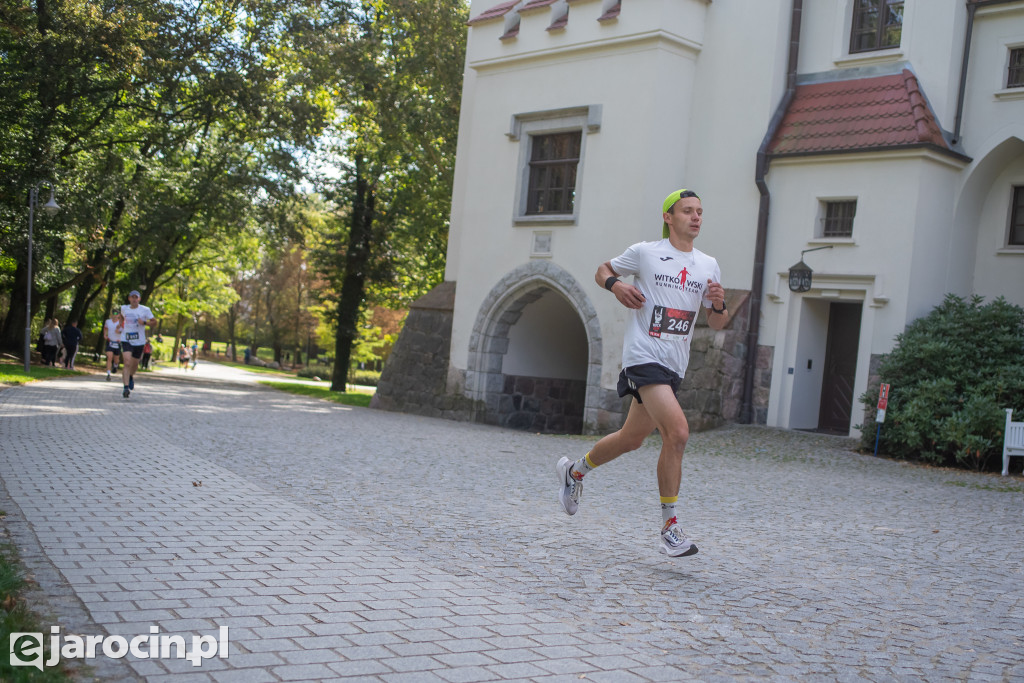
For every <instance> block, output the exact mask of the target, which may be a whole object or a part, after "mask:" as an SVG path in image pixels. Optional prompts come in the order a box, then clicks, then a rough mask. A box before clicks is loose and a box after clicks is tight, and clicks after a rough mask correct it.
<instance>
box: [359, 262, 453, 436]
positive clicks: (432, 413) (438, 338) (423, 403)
mask: <svg viewBox="0 0 1024 683" xmlns="http://www.w3.org/2000/svg"><path fill="white" fill-rule="evenodd" d="M454 308H455V283H454V282H443V283H441V284H440V285H438V286H437V287H435V288H434V289H432V290H431V291H430V292H429V293H428V294H426V295H424V296H423V297H421V298H420V299H418V300H416V302H415V303H413V304H412V306H411V307H410V309H409V316H408V317H407V318H406V320H405V324H404V325H403V327H402V332H401V334H399V336H398V341H396V342H395V346H394V348H393V349H392V350H391V356H390V357H389V358H388V362H387V363H386V364H385V366H384V371H383V372H382V373H381V376H380V381H379V382H378V384H377V392H376V393H375V394H374V397H373V399H372V400H371V401H370V407H371V408H379V409H381V410H392V411H396V412H402V413H413V414H415V415H427V416H429V417H443V418H447V419H451V420H461V421H465V420H469V419H470V417H471V415H472V401H470V400H469V399H467V398H465V397H463V396H452V395H449V394H447V393H446V386H445V385H446V383H447V379H448V357H449V355H450V352H451V343H452V318H453V314H452V312H453V310H454Z"/></svg>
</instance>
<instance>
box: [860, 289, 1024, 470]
mask: <svg viewBox="0 0 1024 683" xmlns="http://www.w3.org/2000/svg"><path fill="white" fill-rule="evenodd" d="M982 301H983V300H982V298H981V297H978V296H975V297H973V298H972V299H971V300H970V301H965V300H963V299H961V298H960V297H957V296H953V295H951V294H950V295H947V296H946V299H945V301H943V302H942V303H941V304H940V305H939V306H936V307H935V309H934V310H932V312H931V313H929V314H928V315H927V316H925V317H924V318H919V319H917V320H915V321H914V322H912V323H911V324H910V325H909V326H908V327H907V329H906V331H904V332H903V333H902V334H900V335H899V336H898V337H897V338H896V347H895V348H894V349H893V350H892V352H891V353H890V354H888V355H887V356H886V357H885V358H884V359H883V361H882V363H881V366H880V367H879V375H880V376H881V378H882V382H884V383H887V384H890V385H891V386H892V388H891V390H890V392H889V404H888V407H887V409H886V413H885V424H884V425H883V426H882V430H881V438H880V442H879V449H880V450H881V451H882V452H885V453H888V454H889V455H892V456H895V457H898V458H903V459H907V460H922V461H925V462H928V463H931V464H935V465H948V466H957V467H963V468H968V469H973V470H979V471H980V470H986V469H996V467H997V466H1001V465H1002V457H1001V456H1002V448H1003V427H1004V425H1005V422H1006V413H1005V412H1004V410H1005V409H1006V408H1013V409H1014V412H1015V413H1016V412H1017V411H1021V412H1024V308H1021V307H1019V306H1015V305H1013V304H1010V303H1008V302H1007V301H1006V300H1005V299H1003V298H1002V297H999V298H998V299H996V300H995V301H992V302H990V303H988V304H984V305H983V304H982ZM876 398H877V392H875V393H872V392H868V393H866V394H864V395H863V396H861V399H860V400H861V402H863V403H864V406H865V408H866V409H867V410H868V411H870V413H869V414H870V415H871V416H872V418H871V419H870V420H869V421H868V422H867V423H866V424H865V425H864V428H863V430H862V432H861V433H862V446H863V447H864V448H865V449H866V450H870V449H872V448H873V447H874V440H875V431H876V430H875V422H874V419H873V415H874V413H873V410H872V409H873V408H874V406H875V401H876Z"/></svg>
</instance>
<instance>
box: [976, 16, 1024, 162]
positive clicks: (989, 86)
mask: <svg viewBox="0 0 1024 683" xmlns="http://www.w3.org/2000/svg"><path fill="white" fill-rule="evenodd" d="M1011 46H1012V47H1024V2H1018V3H1013V4H1009V5H997V6H994V7H990V8H985V9H979V10H978V11H977V13H976V15H975V21H974V39H973V42H972V43H971V56H970V62H969V65H968V81H967V90H966V106H965V107H964V117H963V125H964V134H963V145H964V149H965V150H966V151H967V153H968V154H969V155H971V156H977V155H978V152H979V151H980V149H979V148H980V147H981V145H982V143H984V142H985V141H986V140H987V138H988V136H989V134H990V132H992V131H997V130H1000V129H1004V128H1006V127H1008V126H1010V127H1012V126H1014V124H1018V125H1019V124H1020V122H1021V121H1024V88H1014V89H1010V90H1008V89H1006V87H1005V86H1006V67H1007V60H1008V56H1009V47H1011Z"/></svg>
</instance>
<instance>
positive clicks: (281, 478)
mask: <svg viewBox="0 0 1024 683" xmlns="http://www.w3.org/2000/svg"><path fill="white" fill-rule="evenodd" d="M592 442H593V439H591V438H589V437H558V436H543V435H534V434H528V433H522V432H512V431H506V430H501V429H497V428H491V427H486V426H481V425H472V424H460V423H453V422H448V421H443V420H433V419H428V418H422V417H415V416H409V415H401V414H394V413H384V412H379V411H373V410H368V409H362V408H352V407H347V406H340V405H336V404H330V403H326V402H320V401H315V400H312V399H305V398H300V397H296V396H291V395H287V394H283V393H279V392H276V391H274V390H270V389H267V388H262V387H256V386H252V385H248V386H246V385H242V384H234V383H230V382H224V381H214V380H213V379H212V378H209V377H207V378H204V377H203V376H202V375H201V374H193V375H180V374H174V373H162V374H161V373H158V374H151V375H145V376H144V377H142V378H141V379H140V381H139V383H138V387H137V390H136V391H135V392H133V394H132V397H131V399H129V400H127V401H126V400H124V399H122V398H121V396H120V390H119V387H117V386H116V383H113V384H110V383H107V382H105V381H103V378H102V377H95V376H93V377H84V378H69V379H61V380H53V381H47V382H37V383H32V384H29V385H26V386H24V387H18V388H11V389H7V390H5V391H3V392H0V477H2V483H3V485H4V487H5V489H6V495H7V496H9V498H8V499H7V501H6V502H4V501H3V500H0V504H2V505H3V506H4V509H5V510H6V512H7V513H8V527H9V528H12V529H14V537H15V540H16V541H17V542H18V544H19V545H20V546H22V547H24V548H27V549H28V550H29V552H28V553H27V554H26V562H28V563H29V565H30V567H31V568H32V569H33V571H34V572H36V574H37V578H39V581H40V584H41V587H42V589H43V591H44V592H46V593H47V594H49V595H51V596H57V598H55V599H54V600H52V601H51V603H50V605H49V608H50V611H51V617H52V619H53V621H52V622H50V623H54V624H61V625H63V626H64V628H65V633H67V632H69V631H70V632H75V633H85V632H87V631H88V629H90V628H92V629H93V630H94V631H95V632H100V633H102V632H103V631H106V632H109V633H111V634H121V635H124V636H126V637H131V636H133V635H138V634H147V633H150V627H151V626H158V627H159V629H160V633H182V634H190V633H191V634H207V633H216V632H217V629H218V628H219V627H220V626H228V627H229V629H230V631H229V632H230V656H229V657H228V658H227V659H220V658H213V659H207V660H206V661H204V662H203V663H202V666H200V667H193V666H192V665H191V664H190V663H189V662H187V661H183V660H177V659H162V660H154V659H149V660H143V659H133V658H132V657H131V656H128V657H127V658H125V659H124V660H116V661H115V660H109V661H105V662H100V664H101V666H99V667H98V668H97V676H98V677H100V678H102V679H104V680H106V679H115V678H131V677H132V676H138V677H142V678H145V679H146V680H149V681H161V680H174V681H185V680H190V681H191V680H200V681H235V680H237V681H246V682H258V681H278V680H335V679H342V678H346V677H355V678H357V679H363V680H380V681H388V682H396V683H397V682H403V681H448V682H460V681H464V682H468V681H490V680H500V681H509V680H543V681H549V680H550V681H570V680H572V681H578V680H580V679H585V680H591V681H614V682H616V683H617V682H619V681H683V680H701V681H715V680H723V681H724V680H735V679H745V680H778V681H789V680H793V681H806V680H822V681H835V680H842V681H855V680H864V681H903V680H920V681H953V680H957V681H960V680H970V681H1014V680H1017V681H1021V680H1024V590H1022V587H1024V483H1022V480H1021V478H1020V477H1019V476H1014V477H1010V478H1002V477H999V476H997V475H980V474H974V473H968V472H958V471H948V470H940V469H930V468H923V467H919V466H915V465H908V464H903V463H896V462H892V461H888V460H883V459H877V458H872V457H869V456H862V455H858V454H856V453H854V452H853V451H852V447H853V445H854V444H853V442H851V441H850V440H847V439H840V438H835V437H826V436H820V435H811V434H804V433H799V432H788V431H781V430H774V429H768V428H764V427H741V426H734V427H727V428H723V429H720V430H716V431H713V432H708V433H702V434H695V435H693V437H692V438H691V441H690V445H689V448H688V454H687V457H686V459H685V461H684V483H683V491H682V495H681V500H684V501H685V502H686V505H687V511H688V512H687V517H686V519H685V520H684V528H685V529H686V530H687V532H688V534H689V535H690V537H691V538H693V539H694V540H695V541H696V542H697V544H698V545H699V546H700V549H701V550H700V553H699V554H698V555H695V556H693V557H689V558H679V559H672V560H670V559H668V558H666V557H665V556H663V555H661V554H659V553H658V551H657V530H658V528H659V527H660V519H661V517H660V511H659V506H658V499H657V494H656V492H655V491H656V489H655V475H654V468H655V462H656V459H657V447H658V443H657V439H656V437H655V438H652V439H650V440H649V441H648V444H647V445H645V447H644V448H642V449H641V450H640V451H638V452H636V453H634V454H631V455H629V456H625V457H623V458H621V459H619V460H618V461H615V462H613V463H610V464H608V465H606V466H604V467H602V468H600V469H599V470H597V471H595V472H594V473H592V474H591V475H589V476H588V477H587V479H586V486H585V490H584V494H583V500H582V504H581V507H580V511H579V513H578V514H577V515H576V516H575V517H571V518H570V517H567V516H565V515H564V514H563V513H562V512H561V509H560V507H559V506H558V503H557V500H556V488H557V487H556V483H555V475H554V464H555V462H556V461H557V460H558V458H559V457H561V456H563V455H567V456H570V457H579V456H580V455H582V454H584V453H585V452H586V451H587V449H588V447H589V445H590V444H591V443H592ZM194 482H195V483H196V484H198V483H200V482H201V484H202V485H201V486H197V485H194ZM33 544H35V547H36V548H38V549H39V551H38V552H32V551H31V549H32V547H33ZM47 567H51V568H52V571H47ZM76 610H77V612H76ZM83 615H84V616H83ZM76 629H77V630H76ZM118 667H120V668H118Z"/></svg>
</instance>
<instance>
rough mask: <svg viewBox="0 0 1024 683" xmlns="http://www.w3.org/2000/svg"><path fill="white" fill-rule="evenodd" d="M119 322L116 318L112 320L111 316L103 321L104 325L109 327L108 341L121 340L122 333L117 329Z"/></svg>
mask: <svg viewBox="0 0 1024 683" xmlns="http://www.w3.org/2000/svg"><path fill="white" fill-rule="evenodd" d="M119 324H120V323H118V322H117V321H116V320H111V319H110V318H107V321H106V322H105V323H103V326H104V327H106V328H107V341H112V342H120V341H121V333H120V332H118V331H117V326H118V325H119Z"/></svg>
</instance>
